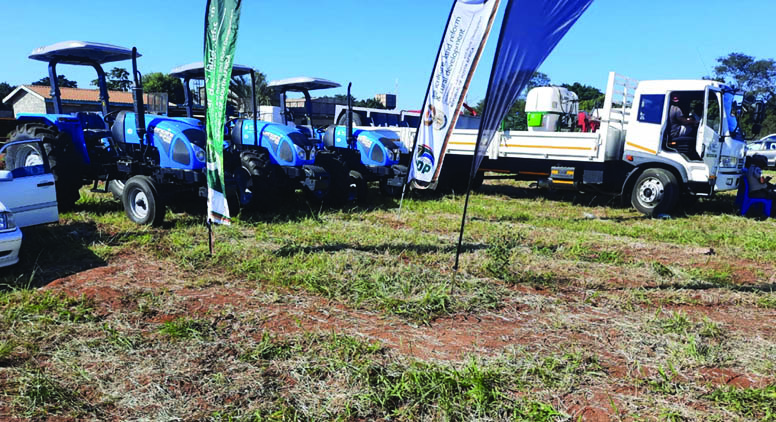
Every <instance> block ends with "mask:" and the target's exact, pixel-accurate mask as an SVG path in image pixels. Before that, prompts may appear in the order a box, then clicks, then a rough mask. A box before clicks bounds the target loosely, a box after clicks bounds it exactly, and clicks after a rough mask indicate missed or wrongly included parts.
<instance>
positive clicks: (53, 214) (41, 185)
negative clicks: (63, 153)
mask: <svg viewBox="0 0 776 422" xmlns="http://www.w3.org/2000/svg"><path fill="white" fill-rule="evenodd" d="M42 149H43V146H42V145H41V143H40V141H37V140H30V141H20V142H12V143H9V144H6V145H4V146H3V147H2V148H0V202H2V203H3V204H4V205H5V207H6V208H8V209H9V210H11V212H13V213H14V217H15V219H16V224H17V225H18V226H19V227H27V226H34V225H36V224H45V223H52V222H54V221H57V220H59V211H58V210H57V191H56V188H55V187H54V175H53V174H52V173H51V170H50V169H49V167H48V165H46V164H44V163H43V161H42V160H41V156H40V155H38V153H37V151H41V150H42Z"/></svg>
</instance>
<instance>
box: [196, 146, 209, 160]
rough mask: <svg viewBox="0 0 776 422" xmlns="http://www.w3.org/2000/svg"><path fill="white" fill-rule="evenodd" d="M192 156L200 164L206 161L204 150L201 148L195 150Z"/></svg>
mask: <svg viewBox="0 0 776 422" xmlns="http://www.w3.org/2000/svg"><path fill="white" fill-rule="evenodd" d="M194 155H195V156H196V157H197V160H199V161H201V162H203V163H204V162H205V160H206V159H207V155H206V154H205V150H204V149H202V148H195V150H194Z"/></svg>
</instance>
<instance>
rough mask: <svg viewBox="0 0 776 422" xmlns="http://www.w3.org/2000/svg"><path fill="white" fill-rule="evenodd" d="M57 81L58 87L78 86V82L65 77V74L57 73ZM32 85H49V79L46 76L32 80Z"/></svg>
mask: <svg viewBox="0 0 776 422" xmlns="http://www.w3.org/2000/svg"><path fill="white" fill-rule="evenodd" d="M57 83H58V85H59V87H60V88H78V82H76V81H71V80H70V79H67V78H66V77H65V75H57ZM32 85H43V86H51V79H49V77H48V76H46V77H45V78H41V79H38V80H37V81H35V82H33V83H32Z"/></svg>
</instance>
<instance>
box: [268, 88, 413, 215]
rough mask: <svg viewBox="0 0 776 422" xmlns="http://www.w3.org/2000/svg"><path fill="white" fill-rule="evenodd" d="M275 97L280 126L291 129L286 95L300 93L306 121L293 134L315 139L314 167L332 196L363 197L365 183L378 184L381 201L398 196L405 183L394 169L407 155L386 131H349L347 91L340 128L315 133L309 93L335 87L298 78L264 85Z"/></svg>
mask: <svg viewBox="0 0 776 422" xmlns="http://www.w3.org/2000/svg"><path fill="white" fill-rule="evenodd" d="M268 86H269V87H271V88H273V89H274V90H275V91H276V92H278V93H279V95H280V107H281V110H284V112H283V113H282V118H283V123H284V124H286V125H292V126H293V125H294V124H295V123H294V116H293V115H292V114H291V113H290V111H289V110H288V108H287V107H286V94H287V93H288V92H297V93H301V94H302V95H303V96H304V98H305V115H304V118H303V119H300V123H301V125H299V126H296V130H298V131H299V132H301V133H303V134H305V135H306V136H308V137H310V138H311V139H314V140H315V142H316V143H317V145H318V147H319V149H320V151H321V152H320V153H319V154H318V157H317V160H316V164H318V165H320V166H322V167H324V168H325V169H326V170H327V171H329V173H330V174H331V184H332V187H331V193H330V194H331V196H332V197H333V199H334V200H335V201H338V202H344V201H348V200H352V199H354V198H360V199H363V198H365V196H366V191H367V183H368V182H371V181H377V182H379V184H380V189H381V191H382V192H383V194H385V195H391V196H396V195H398V194H399V193H401V189H402V186H403V185H404V182H405V180H406V177H407V166H405V165H402V164H399V160H400V159H401V154H402V153H405V154H406V153H407V150H406V148H405V147H404V145H403V144H402V143H401V140H400V139H399V138H398V136H397V135H396V134H395V133H394V132H392V131H389V130H380V129H369V130H362V129H355V130H354V128H353V117H352V97H351V95H350V85H348V110H349V112H348V116H350V117H349V119H348V120H347V124H346V125H345V126H336V125H329V126H328V127H325V128H321V127H319V128H315V127H313V124H312V121H313V120H312V119H313V112H312V104H313V101H312V98H311V96H310V91H313V90H319V89H329V88H337V87H339V86H340V84H338V83H336V82H332V81H329V80H326V79H321V78H311V77H297V78H291V79H284V80H279V81H273V82H270V83H269V84H268Z"/></svg>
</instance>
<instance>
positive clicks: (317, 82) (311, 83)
mask: <svg viewBox="0 0 776 422" xmlns="http://www.w3.org/2000/svg"><path fill="white" fill-rule="evenodd" d="M267 86H269V87H270V88H275V89H278V90H281V91H292V92H294V91H296V92H301V91H313V90H316V89H328V88H339V87H340V86H342V85H340V84H338V83H336V82H332V81H330V80H328V79H323V78H311V77H308V76H300V77H297V78H288V79H281V80H279V81H272V82H270V83H269V84H267Z"/></svg>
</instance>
